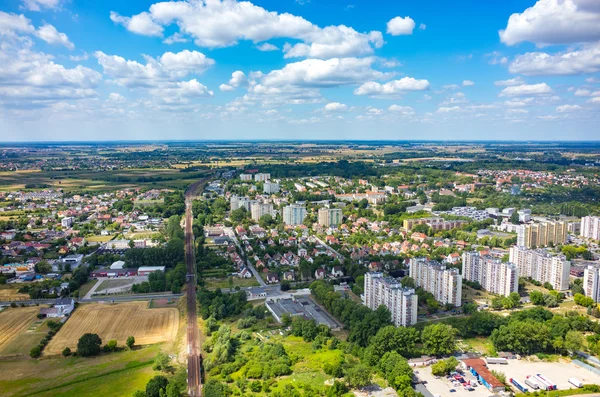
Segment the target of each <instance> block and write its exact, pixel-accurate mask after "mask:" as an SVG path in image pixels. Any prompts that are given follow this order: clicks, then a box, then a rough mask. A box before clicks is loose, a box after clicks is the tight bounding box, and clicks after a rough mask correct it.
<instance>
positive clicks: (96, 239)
mask: <svg viewBox="0 0 600 397" xmlns="http://www.w3.org/2000/svg"><path fill="white" fill-rule="evenodd" d="M112 238H113V236H88V237H86V238H85V239H86V240H87V241H88V242H90V243H106V242H107V241H110V240H111V239H112Z"/></svg>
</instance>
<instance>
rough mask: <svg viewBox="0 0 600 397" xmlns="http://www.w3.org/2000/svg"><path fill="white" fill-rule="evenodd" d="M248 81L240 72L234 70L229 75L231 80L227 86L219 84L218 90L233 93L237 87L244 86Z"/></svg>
mask: <svg viewBox="0 0 600 397" xmlns="http://www.w3.org/2000/svg"><path fill="white" fill-rule="evenodd" d="M247 81H248V79H247V77H246V75H245V74H244V72H242V71H241V70H236V71H235V72H233V73H232V74H231V78H230V79H229V82H228V83H227V84H221V85H220V86H219V89H220V90H221V91H235V89H236V88H237V87H239V86H240V85H242V84H246V82H247Z"/></svg>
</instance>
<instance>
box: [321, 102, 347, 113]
mask: <svg viewBox="0 0 600 397" xmlns="http://www.w3.org/2000/svg"><path fill="white" fill-rule="evenodd" d="M323 110H324V111H325V112H345V111H346V110H348V106H346V105H345V104H343V103H339V102H330V103H328V104H327V105H325V106H324V107H323Z"/></svg>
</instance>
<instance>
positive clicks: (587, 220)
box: [579, 216, 600, 240]
mask: <svg viewBox="0 0 600 397" xmlns="http://www.w3.org/2000/svg"><path fill="white" fill-rule="evenodd" d="M579 235H580V236H581V237H584V238H591V239H593V240H600V216H585V217H583V218H581V228H580V231H579Z"/></svg>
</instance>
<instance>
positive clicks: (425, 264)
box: [409, 258, 462, 307]
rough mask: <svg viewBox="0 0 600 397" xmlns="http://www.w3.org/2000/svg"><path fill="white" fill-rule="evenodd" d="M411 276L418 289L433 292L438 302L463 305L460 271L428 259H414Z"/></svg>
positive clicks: (412, 260)
mask: <svg viewBox="0 0 600 397" xmlns="http://www.w3.org/2000/svg"><path fill="white" fill-rule="evenodd" d="M409 275H410V277H412V278H413V279H414V280H415V285H416V286H417V287H421V288H423V289H424V290H425V291H428V292H431V293H432V294H433V296H434V297H435V299H436V300H437V301H438V302H440V303H442V304H444V305H445V304H451V305H454V306H456V307H458V306H460V305H461V304H462V277H461V275H460V273H459V271H458V269H455V268H446V266H445V265H442V264H441V263H439V262H436V261H430V260H427V258H412V259H411V260H410V269H409Z"/></svg>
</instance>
